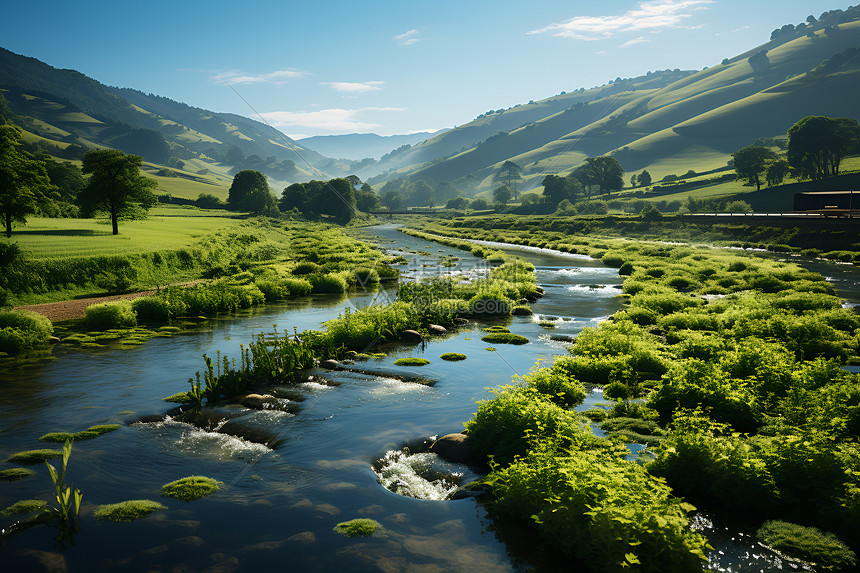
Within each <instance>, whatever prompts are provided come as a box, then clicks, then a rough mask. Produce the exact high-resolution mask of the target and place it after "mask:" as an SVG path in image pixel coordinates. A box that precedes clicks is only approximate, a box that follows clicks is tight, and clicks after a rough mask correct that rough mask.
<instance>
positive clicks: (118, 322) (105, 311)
mask: <svg viewBox="0 0 860 573" xmlns="http://www.w3.org/2000/svg"><path fill="white" fill-rule="evenodd" d="M85 312H86V316H85V317H84V321H85V322H86V324H87V327H88V328H90V329H91V330H108V329H110V328H124V327H132V326H137V313H135V312H134V310H133V309H132V306H131V302H130V301H127V300H119V301H116V302H104V303H101V304H92V305H90V306H88V307H87V309H86V311H85Z"/></svg>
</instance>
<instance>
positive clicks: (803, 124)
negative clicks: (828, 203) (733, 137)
mask: <svg viewBox="0 0 860 573" xmlns="http://www.w3.org/2000/svg"><path fill="white" fill-rule="evenodd" d="M857 153H860V124H859V123H858V122H857V120H856V119H850V118H847V117H839V118H831V117H824V116H808V117H804V118H803V119H801V120H800V121H798V122H797V123H795V124H794V125H792V126H791V128H790V129H789V130H788V151H787V153H786V159H780V157H779V156H778V155H777V154H776V153H775V152H774V151H773V150H771V149H770V148H768V147H764V146H761V145H748V146H747V147H744V148H743V149H739V150H738V151H736V152H734V153H733V154H732V158H733V160H734V167H735V172H736V173H737V174H738V178H740V179H743V180H745V181H747V182H749V183H750V184H751V185H755V187H756V191H758V190H760V189H761V184H762V180H764V181H766V182H767V184H768V185H770V186H773V185H779V184H780V183H782V182H783V181H784V180H785V178H786V177H787V176H788V175H789V174H791V175H793V176H794V177H796V178H798V179H812V180H813V181H814V180H819V179H826V178H828V177H835V176H837V175H839V167H840V165H841V163H842V160H843V159H844V158H845V157H847V156H849V155H854V154H857Z"/></svg>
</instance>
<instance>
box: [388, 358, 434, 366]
mask: <svg viewBox="0 0 860 573" xmlns="http://www.w3.org/2000/svg"><path fill="white" fill-rule="evenodd" d="M427 364H430V361H429V360H427V359H426V358H416V357H414V356H408V357H406V358H398V359H397V360H395V361H394V365H395V366H425V365H427Z"/></svg>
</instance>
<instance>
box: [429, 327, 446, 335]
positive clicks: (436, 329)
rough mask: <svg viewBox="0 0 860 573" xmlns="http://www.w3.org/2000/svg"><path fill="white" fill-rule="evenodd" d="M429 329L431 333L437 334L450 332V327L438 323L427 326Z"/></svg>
mask: <svg viewBox="0 0 860 573" xmlns="http://www.w3.org/2000/svg"><path fill="white" fill-rule="evenodd" d="M427 331H428V332H429V333H430V334H433V335H437V336H438V335H442V334H448V329H447V328H445V327H444V326H440V325H438V324H431V325H430V326H428V327H427Z"/></svg>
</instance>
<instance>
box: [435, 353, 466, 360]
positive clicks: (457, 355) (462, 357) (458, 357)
mask: <svg viewBox="0 0 860 573" xmlns="http://www.w3.org/2000/svg"><path fill="white" fill-rule="evenodd" d="M439 358H441V359H442V360H448V361H449V362H456V361H458V360H465V359H466V355H465V354H460V353H459V352H446V353H445V354H443V355H441V356H440V357H439Z"/></svg>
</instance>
